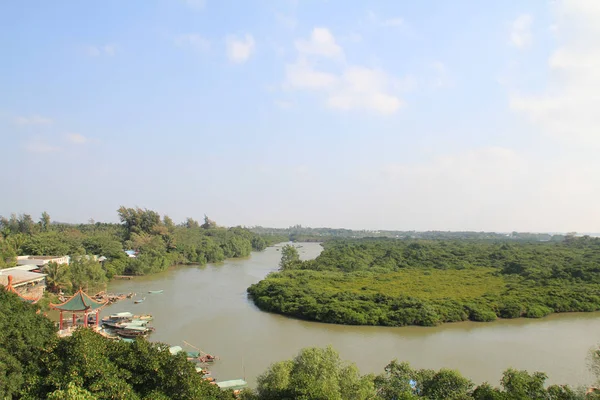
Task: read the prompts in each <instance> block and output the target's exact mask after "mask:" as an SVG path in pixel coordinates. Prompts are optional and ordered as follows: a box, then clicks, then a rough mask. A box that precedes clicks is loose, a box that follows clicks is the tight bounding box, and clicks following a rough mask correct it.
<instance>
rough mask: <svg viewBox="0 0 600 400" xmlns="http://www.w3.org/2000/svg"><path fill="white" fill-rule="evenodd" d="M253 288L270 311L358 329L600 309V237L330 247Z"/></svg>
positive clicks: (370, 242) (346, 243)
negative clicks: (348, 325)
mask: <svg viewBox="0 0 600 400" xmlns="http://www.w3.org/2000/svg"><path fill="white" fill-rule="evenodd" d="M324 246H325V249H324V251H323V252H322V253H321V255H319V257H317V258H316V259H315V260H310V261H303V262H301V261H298V262H295V263H292V264H290V265H288V266H287V267H286V268H285V269H284V270H282V271H281V272H276V273H272V274H270V275H269V276H267V278H265V279H264V280H262V281H261V282H259V283H257V284H255V285H252V286H251V287H250V288H248V292H249V293H250V294H251V295H252V298H253V299H254V302H255V303H256V304H257V305H258V306H259V307H260V308H262V309H264V310H266V311H272V312H278V313H282V314H286V315H290V316H294V317H299V318H306V319H311V320H316V321H323V322H332V323H340V324H356V325H388V326H402V325H425V326H431V325H437V324H440V323H443V322H455V321H464V320H473V321H491V320H494V319H496V318H518V317H528V318H539V317H543V316H545V315H548V314H550V313H553V312H570V311H596V310H600V239H592V238H589V237H582V238H574V237H569V238H567V239H566V240H565V241H563V242H542V243H527V242H515V243H506V242H499V243H492V242H478V241H449V240H438V241H413V240H408V241H405V240H389V239H361V240H353V241H333V242H327V243H326V244H325V245H324Z"/></svg>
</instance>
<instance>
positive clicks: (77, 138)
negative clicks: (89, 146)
mask: <svg viewBox="0 0 600 400" xmlns="http://www.w3.org/2000/svg"><path fill="white" fill-rule="evenodd" d="M66 136H67V139H68V140H69V142H71V143H75V144H84V143H88V142H89V141H90V139H88V138H86V137H85V136H83V135H80V134H79V133H69V134H67V135H66Z"/></svg>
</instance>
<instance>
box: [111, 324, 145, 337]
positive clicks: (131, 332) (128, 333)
mask: <svg viewBox="0 0 600 400" xmlns="http://www.w3.org/2000/svg"><path fill="white" fill-rule="evenodd" d="M150 332H154V328H151V327H145V326H128V327H126V328H121V329H117V330H116V331H115V333H116V334H117V335H119V336H121V337H126V338H135V337H138V336H142V337H146V335H148V334H149V333H150Z"/></svg>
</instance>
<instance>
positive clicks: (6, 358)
mask: <svg viewBox="0 0 600 400" xmlns="http://www.w3.org/2000/svg"><path fill="white" fill-rule="evenodd" d="M36 310H37V309H36V307H35V306H33V305H31V304H29V303H27V302H25V301H23V300H22V299H21V298H19V297H18V296H17V295H16V294H14V293H11V292H7V291H6V290H3V289H2V288H0V398H2V399H10V398H20V397H21V395H22V394H24V393H23V392H24V390H25V386H26V385H31V384H33V383H34V382H36V380H37V379H38V375H39V371H40V368H41V366H40V364H39V357H40V354H42V353H44V352H45V351H46V349H48V348H51V347H52V345H53V343H55V342H56V340H57V336H56V334H55V328H54V324H53V323H52V322H50V320H49V319H47V318H45V317H43V316H42V315H39V314H37V313H36ZM33 398H36V397H35V396H33Z"/></svg>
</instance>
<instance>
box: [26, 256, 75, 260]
mask: <svg viewBox="0 0 600 400" xmlns="http://www.w3.org/2000/svg"><path fill="white" fill-rule="evenodd" d="M63 257H64V256H18V257H17V260H54V259H55V258H63Z"/></svg>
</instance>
